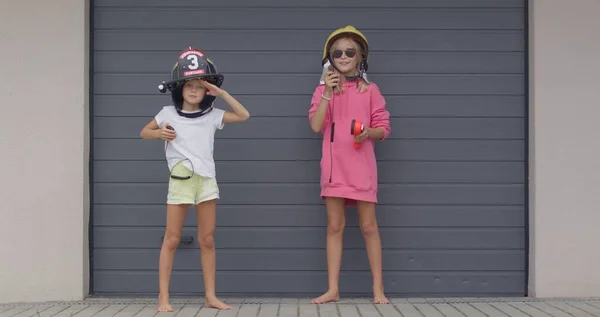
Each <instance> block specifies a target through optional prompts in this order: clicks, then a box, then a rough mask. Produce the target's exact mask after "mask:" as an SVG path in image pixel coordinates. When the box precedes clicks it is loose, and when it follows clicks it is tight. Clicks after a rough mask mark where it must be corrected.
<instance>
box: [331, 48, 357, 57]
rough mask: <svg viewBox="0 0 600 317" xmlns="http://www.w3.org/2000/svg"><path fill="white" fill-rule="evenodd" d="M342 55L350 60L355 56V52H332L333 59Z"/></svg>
mask: <svg viewBox="0 0 600 317" xmlns="http://www.w3.org/2000/svg"><path fill="white" fill-rule="evenodd" d="M342 54H346V56H348V57H349V58H352V57H354V56H355V55H356V51H355V50H344V51H342V50H335V51H333V54H332V56H333V58H340V57H342Z"/></svg>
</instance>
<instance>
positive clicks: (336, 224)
mask: <svg viewBox="0 0 600 317" xmlns="http://www.w3.org/2000/svg"><path fill="white" fill-rule="evenodd" d="M345 226H346V224H345V223H344V220H343V219H335V220H329V221H328V222H327V234H330V235H333V234H342V233H343V232H344V227H345Z"/></svg>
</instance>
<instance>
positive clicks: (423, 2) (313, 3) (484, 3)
mask: <svg viewBox="0 0 600 317" xmlns="http://www.w3.org/2000/svg"><path fill="white" fill-rule="evenodd" d="M177 6H178V7H199V8H211V7H234V8H237V7H240V1H239V0H220V1H215V2H206V1H203V2H199V1H197V0H179V1H177ZM94 7H96V8H100V7H136V8H137V7H162V8H172V7H173V6H172V5H171V3H169V2H164V1H163V0H94ZM241 7H253V8H262V7H276V8H312V7H317V8H335V9H340V8H344V7H346V8H350V7H351V8H373V7H384V8H435V7H440V8H522V7H523V0H452V1H448V0H402V1H398V0H378V1H377V2H376V3H373V2H369V1H366V2H365V1H364V0H328V1H323V0H303V1H296V0H286V1H282V0H254V1H252V2H251V3H247V6H241Z"/></svg>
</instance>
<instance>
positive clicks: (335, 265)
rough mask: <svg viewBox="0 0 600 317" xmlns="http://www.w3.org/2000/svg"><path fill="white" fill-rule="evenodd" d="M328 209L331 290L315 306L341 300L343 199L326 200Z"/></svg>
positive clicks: (328, 271) (314, 301) (316, 299)
mask: <svg viewBox="0 0 600 317" xmlns="http://www.w3.org/2000/svg"><path fill="white" fill-rule="evenodd" d="M325 205H326V207H327V276H328V284H329V288H328V290H327V292H325V294H323V295H321V296H319V297H317V298H314V299H313V300H312V302H313V304H323V303H328V302H337V301H339V300H340V291H339V280H340V266H341V265H342V248H343V237H344V227H345V225H346V215H345V211H344V199H343V198H329V197H328V198H326V200H325Z"/></svg>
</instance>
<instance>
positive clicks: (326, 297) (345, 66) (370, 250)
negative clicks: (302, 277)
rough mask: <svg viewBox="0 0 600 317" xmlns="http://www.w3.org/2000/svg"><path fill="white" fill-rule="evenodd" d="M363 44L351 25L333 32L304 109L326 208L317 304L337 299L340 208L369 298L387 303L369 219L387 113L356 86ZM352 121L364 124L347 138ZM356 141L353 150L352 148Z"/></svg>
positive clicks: (378, 97) (375, 95) (373, 88)
mask: <svg viewBox="0 0 600 317" xmlns="http://www.w3.org/2000/svg"><path fill="white" fill-rule="evenodd" d="M368 53H369V47H368V42H367V40H366V38H365V37H364V35H362V33H360V32H359V31H358V30H356V29H355V28H354V27H353V26H346V27H344V28H341V29H338V30H336V31H334V32H333V33H332V34H331V35H330V36H329V38H328V40H327V42H326V44H325V48H324V50H323V63H324V62H325V60H328V61H329V62H330V63H331V65H332V66H333V70H330V71H328V72H327V73H326V75H325V78H324V84H320V85H319V86H317V88H316V90H315V92H314V94H313V96H312V101H311V106H310V110H309V120H310V126H311V128H312V130H313V131H315V132H317V133H322V134H323V143H322V158H321V163H320V164H321V198H323V199H325V205H326V208H327V218H328V221H327V268H328V284H329V289H328V290H327V292H325V293H324V294H323V295H321V296H319V297H317V298H314V299H313V303H316V304H320V303H326V302H333V301H338V300H339V271H340V266H341V260H342V237H343V231H344V225H345V206H348V205H356V206H357V207H358V208H357V209H358V216H359V222H360V228H361V231H362V234H363V236H364V239H365V244H366V247H367V254H368V257H369V263H370V266H371V272H372V274H373V296H374V302H375V303H377V304H384V303H389V301H388V299H387V298H386V296H385V293H384V290H383V281H382V264H381V262H382V260H381V258H382V256H381V253H382V252H381V239H380V236H379V228H378V226H377V219H376V217H375V205H376V203H377V162H376V158H375V148H374V147H375V142H376V141H378V140H379V141H382V140H384V139H385V138H386V137H387V136H388V135H389V134H390V132H391V128H390V121H389V112H388V111H387V110H386V102H385V99H384V97H383V96H382V94H381V92H380V91H379V87H378V86H377V85H376V84H375V83H373V82H371V83H369V84H368V86H366V87H367V88H366V90H363V89H360V88H359V82H361V81H363V78H362V76H363V75H364V73H365V72H366V70H367V56H368ZM353 120H359V121H360V122H362V124H363V125H364V131H363V132H362V133H360V134H359V135H352V134H351V125H352V122H353ZM354 143H357V145H358V147H355V146H354Z"/></svg>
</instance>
